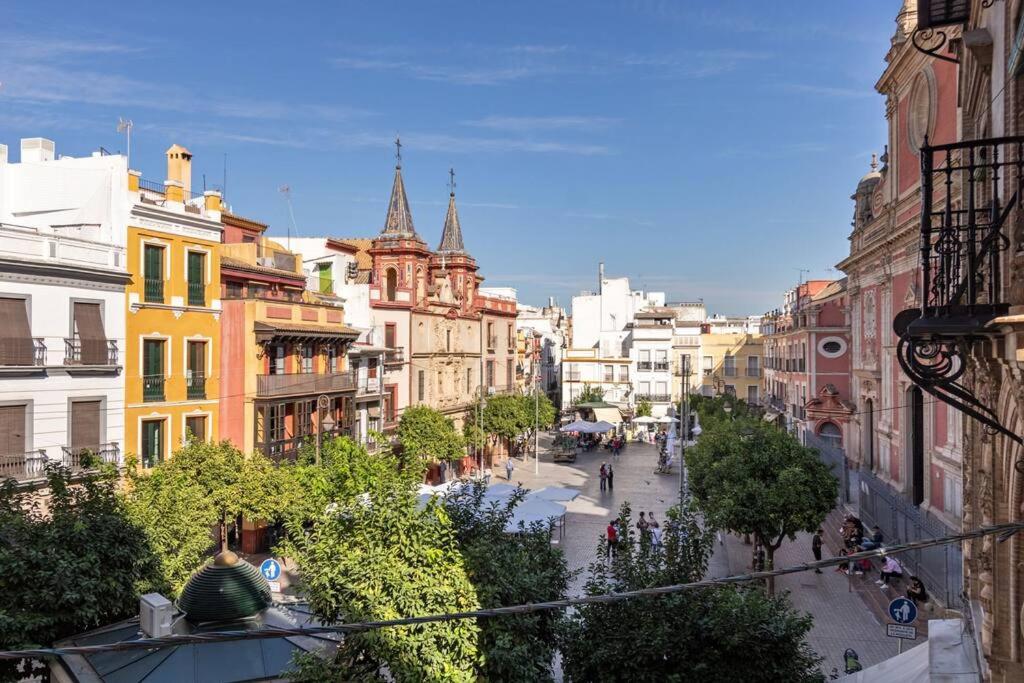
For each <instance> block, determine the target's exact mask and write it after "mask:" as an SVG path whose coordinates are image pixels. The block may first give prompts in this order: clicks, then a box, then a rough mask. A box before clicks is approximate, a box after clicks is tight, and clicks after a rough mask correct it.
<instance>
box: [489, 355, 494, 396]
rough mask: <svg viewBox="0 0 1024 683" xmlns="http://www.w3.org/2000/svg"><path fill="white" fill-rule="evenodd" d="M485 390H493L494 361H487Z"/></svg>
mask: <svg viewBox="0 0 1024 683" xmlns="http://www.w3.org/2000/svg"><path fill="white" fill-rule="evenodd" d="M487 388H488V389H493V388H494V361H493V360H489V361H487Z"/></svg>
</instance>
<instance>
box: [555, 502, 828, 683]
mask: <svg viewBox="0 0 1024 683" xmlns="http://www.w3.org/2000/svg"><path fill="white" fill-rule="evenodd" d="M618 522H619V529H620V533H619V542H618V548H617V555H616V557H615V559H613V560H612V561H611V562H610V563H608V562H606V561H605V559H604V554H605V541H604V539H601V541H600V542H599V544H598V550H597V552H598V557H597V559H596V561H595V562H593V563H592V564H591V565H590V567H589V574H590V576H589V579H588V580H587V583H586V588H585V591H586V593H587V594H588V595H603V594H607V593H612V592H621V591H627V590H637V589H641V588H650V587H654V586H666V585H672V584H677V583H685V582H689V581H694V580H697V579H699V578H701V577H703V576H704V573H705V571H706V569H707V560H708V557H709V556H710V552H711V546H712V542H713V538H712V534H711V532H710V530H705V529H701V526H700V524H699V523H698V520H697V518H696V516H695V514H694V511H693V510H692V509H690V508H684V509H683V510H679V509H678V508H673V509H671V510H669V512H668V514H667V517H666V519H665V520H664V521H663V524H662V529H663V532H664V533H663V547H662V548H661V549H657V548H654V547H652V546H651V544H650V543H649V542H647V541H646V540H644V539H639V538H637V536H636V533H635V529H634V528H633V526H632V517H631V511H630V508H629V505H628V504H626V505H623V506H622V509H621V511H620V514H619V518H618ZM811 623H812V622H811V618H810V617H809V616H802V615H799V614H797V613H796V612H794V611H793V609H792V608H791V607H790V605H789V603H788V602H787V600H786V598H784V597H779V598H775V597H769V596H766V595H765V594H764V593H763V592H762V591H760V590H758V589H756V588H741V587H737V586H722V587H715V588H701V589H690V590H685V591H680V592H677V593H671V594H667V595H662V596H658V597H650V598H634V599H630V600H624V601H620V602H615V603H603V604H602V603H598V604H592V605H583V606H580V607H578V608H577V609H576V611H575V612H573V613H570V614H569V615H568V616H566V618H565V620H564V622H563V625H562V628H561V629H560V632H559V637H558V642H559V646H560V649H561V652H562V665H563V670H564V672H565V675H566V680H569V681H623V680H629V681H635V682H637V683H646V682H647V681H659V682H660V681H691V680H694V681H711V682H718V681H722V682H726V681H819V680H822V676H821V673H820V671H819V670H818V668H817V666H818V661H819V660H818V658H817V657H816V656H815V655H814V653H813V652H812V651H811V650H810V648H809V647H808V646H807V644H806V642H805V641H804V638H805V637H806V635H807V633H808V631H809V630H810V628H811Z"/></svg>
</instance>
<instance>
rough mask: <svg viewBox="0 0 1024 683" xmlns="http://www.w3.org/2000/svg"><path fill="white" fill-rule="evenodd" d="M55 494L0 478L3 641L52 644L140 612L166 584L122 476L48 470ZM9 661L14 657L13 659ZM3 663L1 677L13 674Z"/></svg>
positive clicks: (7, 644)
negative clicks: (128, 508)
mask: <svg viewBox="0 0 1024 683" xmlns="http://www.w3.org/2000/svg"><path fill="white" fill-rule="evenodd" d="M47 479H48V486H49V489H50V492H51V496H50V498H49V500H48V501H47V503H46V504H45V505H44V504H43V502H42V501H41V499H40V496H39V495H38V494H37V493H36V492H31V491H23V490H19V489H17V488H16V486H15V484H14V482H13V480H4V481H2V482H0V648H2V649H21V648H26V647H35V646H48V645H51V644H52V643H53V641H55V640H59V639H61V638H66V637H68V636H70V635H73V634H75V633H79V632H81V631H85V630H88V629H91V628H96V627H98V626H102V625H105V624H108V623H110V622H113V621H117V620H119V619H124V618H126V617H128V616H129V615H131V614H135V613H137V611H138V600H139V595H140V594H141V593H144V592H147V591H151V590H165V589H166V582H165V580H164V577H163V575H162V573H161V570H160V569H161V568H160V563H159V561H158V560H157V558H156V556H155V555H154V553H153V552H152V550H151V549H150V547H149V544H148V542H147V538H146V534H145V533H143V531H142V529H140V528H139V527H138V526H137V525H136V524H134V523H132V521H131V520H129V519H128V517H127V516H126V514H125V510H124V508H123V506H122V504H121V501H120V500H119V498H118V496H117V494H116V492H115V489H116V477H115V476H114V475H113V474H111V473H104V474H101V475H98V476H95V477H86V478H84V479H83V478H76V479H75V480H74V482H72V478H71V474H70V472H69V471H68V470H67V469H65V468H63V467H59V466H50V467H49V468H48V469H47ZM8 664H10V663H8ZM3 667H6V668H2V667H0V678H6V677H7V675H11V674H12V670H11V668H9V666H8V665H6V664H5V665H3Z"/></svg>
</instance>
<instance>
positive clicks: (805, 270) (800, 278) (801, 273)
mask: <svg viewBox="0 0 1024 683" xmlns="http://www.w3.org/2000/svg"><path fill="white" fill-rule="evenodd" d="M793 270H795V271H797V278H796V283H797V284H798V285H800V284H803V281H804V273H807V274H808V275H810V273H811V271H810V269H808V268H794V269H793Z"/></svg>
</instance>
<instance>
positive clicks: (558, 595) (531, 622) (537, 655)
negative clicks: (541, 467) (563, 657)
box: [445, 482, 571, 682]
mask: <svg viewBox="0 0 1024 683" xmlns="http://www.w3.org/2000/svg"><path fill="white" fill-rule="evenodd" d="M485 490H486V487H485V486H484V485H483V484H481V483H480V482H476V484H475V485H474V486H473V488H471V489H470V490H468V491H467V492H465V493H463V494H462V495H460V496H458V497H449V498H447V499H446V501H445V508H446V511H447V513H448V516H449V517H450V518H451V520H452V525H453V527H454V529H455V539H456V543H457V544H458V549H459V552H460V553H461V555H462V558H463V561H464V562H465V566H466V571H467V573H468V576H469V579H470V581H472V583H473V586H474V587H475V589H476V595H477V599H478V600H479V601H480V605H481V607H484V608H490V607H499V606H503V605H519V604H525V603H529V602H545V601H549V600H560V599H562V598H564V597H565V595H566V591H567V588H568V583H569V579H570V577H571V573H570V572H569V570H568V568H567V567H566V562H565V558H564V556H563V554H562V552H561V551H560V550H558V548H557V547H555V546H552V545H551V531H550V529H549V528H547V527H546V526H545V525H542V524H535V525H532V526H530V527H528V528H527V527H524V528H522V529H521V530H520V532H519V533H514V534H510V533H508V532H507V531H506V527H507V525H508V523H509V520H510V519H511V517H512V514H513V511H514V509H515V507H516V505H518V504H519V503H520V501H521V500H522V497H523V493H522V492H520V493H517V494H515V495H514V496H512V498H511V499H510V500H509V501H508V502H506V503H504V504H502V505H491V504H488V503H487V502H485V500H484V491H485ZM559 618H560V617H559V614H558V613H557V612H554V611H549V612H536V613H534V614H522V615H515V616H506V617H502V618H500V619H484V620H481V621H480V622H479V626H480V649H481V651H482V652H483V655H484V664H483V672H482V674H483V675H482V680H488V681H510V682H511V681H524V682H525V681H540V680H551V679H552V674H551V662H552V658H553V657H554V654H555V634H556V626H557V624H558V621H559Z"/></svg>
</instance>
